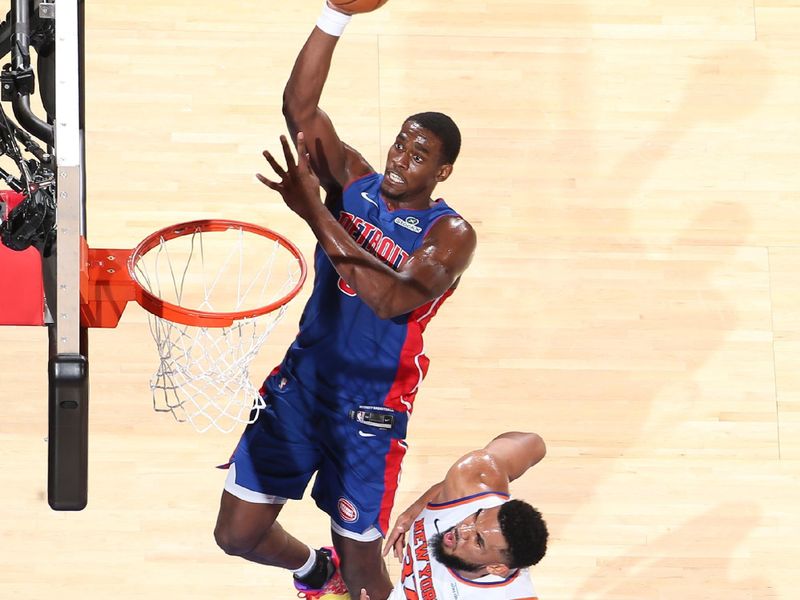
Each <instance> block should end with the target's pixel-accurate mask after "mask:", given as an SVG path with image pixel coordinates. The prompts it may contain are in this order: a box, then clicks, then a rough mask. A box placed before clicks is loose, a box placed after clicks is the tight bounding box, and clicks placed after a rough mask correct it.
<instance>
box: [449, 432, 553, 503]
mask: <svg viewBox="0 0 800 600" xmlns="http://www.w3.org/2000/svg"><path fill="white" fill-rule="evenodd" d="M545 453H546V447H545V444H544V440H542V438H541V437H540V436H539V435H538V434H536V433H525V432H517V431H509V432H506V433H502V434H500V435H498V436H497V437H496V438H494V439H493V440H492V441H491V442H489V443H488V444H487V445H486V447H485V448H483V449H481V450H475V451H473V452H470V453H469V454H466V455H464V456H463V457H461V458H460V459H459V460H458V461H457V462H456V463H455V464H454V465H453V466H452V467H450V470H449V471H448V472H447V475H446V476H445V478H444V482H443V485H442V489H441V492H440V493H439V499H440V500H442V501H444V500H451V499H454V498H462V497H464V496H468V495H470V494H475V493H478V492H482V491H495V492H508V484H509V483H510V482H511V481H514V480H515V479H517V478H519V477H520V476H521V475H522V474H523V473H525V472H526V471H527V470H528V469H530V468H531V467H532V466H534V465H535V464H536V463H538V462H539V461H540V460H542V459H543V458H544V455H545Z"/></svg>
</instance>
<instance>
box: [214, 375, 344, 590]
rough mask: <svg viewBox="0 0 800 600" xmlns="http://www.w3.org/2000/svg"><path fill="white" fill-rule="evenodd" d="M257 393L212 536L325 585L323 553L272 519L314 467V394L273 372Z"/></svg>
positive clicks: (228, 547) (238, 552) (233, 550)
mask: <svg viewBox="0 0 800 600" xmlns="http://www.w3.org/2000/svg"><path fill="white" fill-rule="evenodd" d="M262 395H263V397H264V400H265V404H266V407H265V408H264V409H262V410H261V411H260V413H259V415H258V418H257V419H256V421H255V422H254V423H252V424H250V425H248V426H247V428H246V429H245V431H244V433H243V434H242V437H241V439H240V440H239V444H238V445H237V447H236V450H235V451H234V453H233V456H232V457H231V460H230V464H229V471H228V477H227V478H226V480H225V486H224V491H223V493H222V498H221V500H220V509H219V514H218V516H217V523H216V527H215V529H214V537H215V539H216V541H217V544H218V545H219V546H220V548H222V549H223V550H224V551H225V552H226V553H228V554H231V555H234V556H240V557H242V558H245V559H247V560H251V561H253V562H257V563H261V564H265V565H272V566H277V567H283V568H287V569H291V570H293V571H295V573H296V574H298V575H300V576H306V575H309V574H310V575H311V576H312V579H314V580H315V581H316V579H317V577H313V574H314V573H315V572H316V571H320V576H319V579H321V583H324V581H325V579H327V577H328V576H329V575H330V573H331V572H332V571H333V567H332V565H330V564H329V563H330V561H329V560H328V557H327V556H321V555H320V553H319V552H318V551H315V550H312V549H311V548H309V547H308V546H307V545H305V544H303V543H302V542H300V541H299V540H297V539H296V538H294V537H293V536H291V535H290V534H289V533H287V532H286V531H285V530H284V529H283V527H281V525H280V524H279V523H278V522H277V521H276V519H277V517H278V514H279V513H280V511H281V509H282V508H283V505H284V504H285V503H286V501H287V499H300V498H302V497H303V493H304V491H305V488H306V486H307V485H308V482H309V481H310V479H311V477H312V476H313V474H314V472H315V471H316V470H317V467H318V465H319V460H320V458H319V457H320V452H319V448H318V444H317V441H316V434H315V431H314V427H313V422H314V418H313V410H314V407H313V398H309V397H308V395H307V394H305V393H304V390H303V389H302V388H301V387H300V386H299V385H297V383H296V382H295V381H294V380H293V379H292V378H291V377H289V376H285V375H283V374H282V373H280V372H278V371H276V372H273V374H271V375H270V377H268V378H267V380H266V381H265V383H264V387H263V389H262ZM318 563H319V564H318ZM316 567H319V568H318V569H315V568H316ZM298 571H299V573H298ZM321 583H320V585H321Z"/></svg>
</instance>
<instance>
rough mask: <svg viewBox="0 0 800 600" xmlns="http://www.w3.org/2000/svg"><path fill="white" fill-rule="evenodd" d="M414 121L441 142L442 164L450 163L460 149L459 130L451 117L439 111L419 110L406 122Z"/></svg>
mask: <svg viewBox="0 0 800 600" xmlns="http://www.w3.org/2000/svg"><path fill="white" fill-rule="evenodd" d="M408 121H414V122H415V123H417V124H418V125H419V126H420V127H424V128H425V129H427V130H428V131H430V132H431V133H433V134H434V135H436V137H438V138H439V139H440V140H441V142H442V164H450V165H452V164H453V163H454V162H456V158H458V153H459V151H460V150H461V132H460V131H459V130H458V125H456V124H455V122H454V121H453V119H451V118H450V117H448V116H447V115H446V114H444V113H440V112H421V113H417V114H415V115H411V116H410V117H408V118H407V119H406V122H408Z"/></svg>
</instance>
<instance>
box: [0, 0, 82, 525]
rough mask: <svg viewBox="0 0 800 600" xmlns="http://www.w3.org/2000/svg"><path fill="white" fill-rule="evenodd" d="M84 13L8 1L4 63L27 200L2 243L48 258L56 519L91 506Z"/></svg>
mask: <svg viewBox="0 0 800 600" xmlns="http://www.w3.org/2000/svg"><path fill="white" fill-rule="evenodd" d="M83 14H84V3H83V0H58V2H53V1H44V0H11V2H10V10H9V12H8V14H7V16H6V18H5V20H4V21H3V22H2V24H0V54H2V56H3V57H4V59H5V60H6V61H7V66H6V67H4V69H3V72H2V77H1V78H0V88H1V89H2V100H3V101H4V104H3V110H2V111H1V112H2V114H0V138H2V146H1V147H0V153H2V154H3V155H4V157H5V158H6V159H7V163H8V164H9V170H5V169H4V168H0V176H1V177H2V179H3V180H4V181H5V183H6V184H7V185H8V187H9V188H10V190H11V191H12V192H16V193H17V194H20V195H21V196H23V197H24V199H23V200H22V202H20V203H19V204H18V205H17V206H16V207H15V208H14V209H13V211H8V214H7V219H5V220H4V222H3V223H2V225H0V234H1V237H2V242H3V245H4V246H5V248H4V251H5V250H7V249H10V250H12V251H15V252H23V251H27V250H29V249H30V248H31V247H33V248H35V249H36V250H38V251H39V253H40V255H41V257H42V266H41V270H40V271H37V273H38V272H40V273H41V277H42V280H43V288H44V294H45V299H46V307H45V311H44V315H43V319H42V320H43V321H44V322H45V324H46V325H47V327H48V333H49V335H48V338H49V350H48V351H49V361H48V379H49V394H48V396H49V398H48V406H49V415H48V416H49V421H48V423H49V425H48V478H47V482H48V494H47V495H48V503H49V504H50V506H51V507H52V508H53V509H55V510H81V509H83V508H84V507H85V506H86V501H87V455H88V443H87V442H88V440H87V438H88V399H89V393H88V389H89V388H88V343H87V331H86V328H85V327H83V326H82V325H81V320H80V290H81V265H82V257H81V253H82V248H84V247H85V244H84V242H83V240H85V236H86V218H85V210H86V205H85V166H84V143H83V140H84V103H83V47H84V46H83V24H84V18H83ZM34 65H35V74H34ZM37 84H38V85H37ZM32 100H34V101H35V102H33V103H32ZM32 104H33V107H32ZM39 105H41V108H39ZM8 106H10V107H11V108H12V110H13V116H12V115H9V114H8V110H7V107H8ZM42 111H43V112H44V116H42V117H40V116H38V115H37V112H42ZM5 165H6V163H4V166H5ZM14 171H16V172H14ZM0 187H2V184H0ZM5 256H6V260H7V261H11V260H13V255H12V254H6V255H5ZM6 293H10V292H9V291H6ZM4 324H5V323H4ZM28 324H36V323H35V321H33V320H31V321H30V322H29V323H28Z"/></svg>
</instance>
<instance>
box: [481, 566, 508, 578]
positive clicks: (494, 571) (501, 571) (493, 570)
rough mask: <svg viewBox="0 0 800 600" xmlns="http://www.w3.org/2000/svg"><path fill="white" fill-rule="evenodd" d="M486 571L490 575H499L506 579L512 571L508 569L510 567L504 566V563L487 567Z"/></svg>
mask: <svg viewBox="0 0 800 600" xmlns="http://www.w3.org/2000/svg"><path fill="white" fill-rule="evenodd" d="M486 571H487V572H488V573H489V574H490V575H497V576H498V577H502V578H504V579H505V578H506V577H508V574H509V573H510V572H511V569H509V568H508V565H504V564H503V563H493V564H491V565H486Z"/></svg>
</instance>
